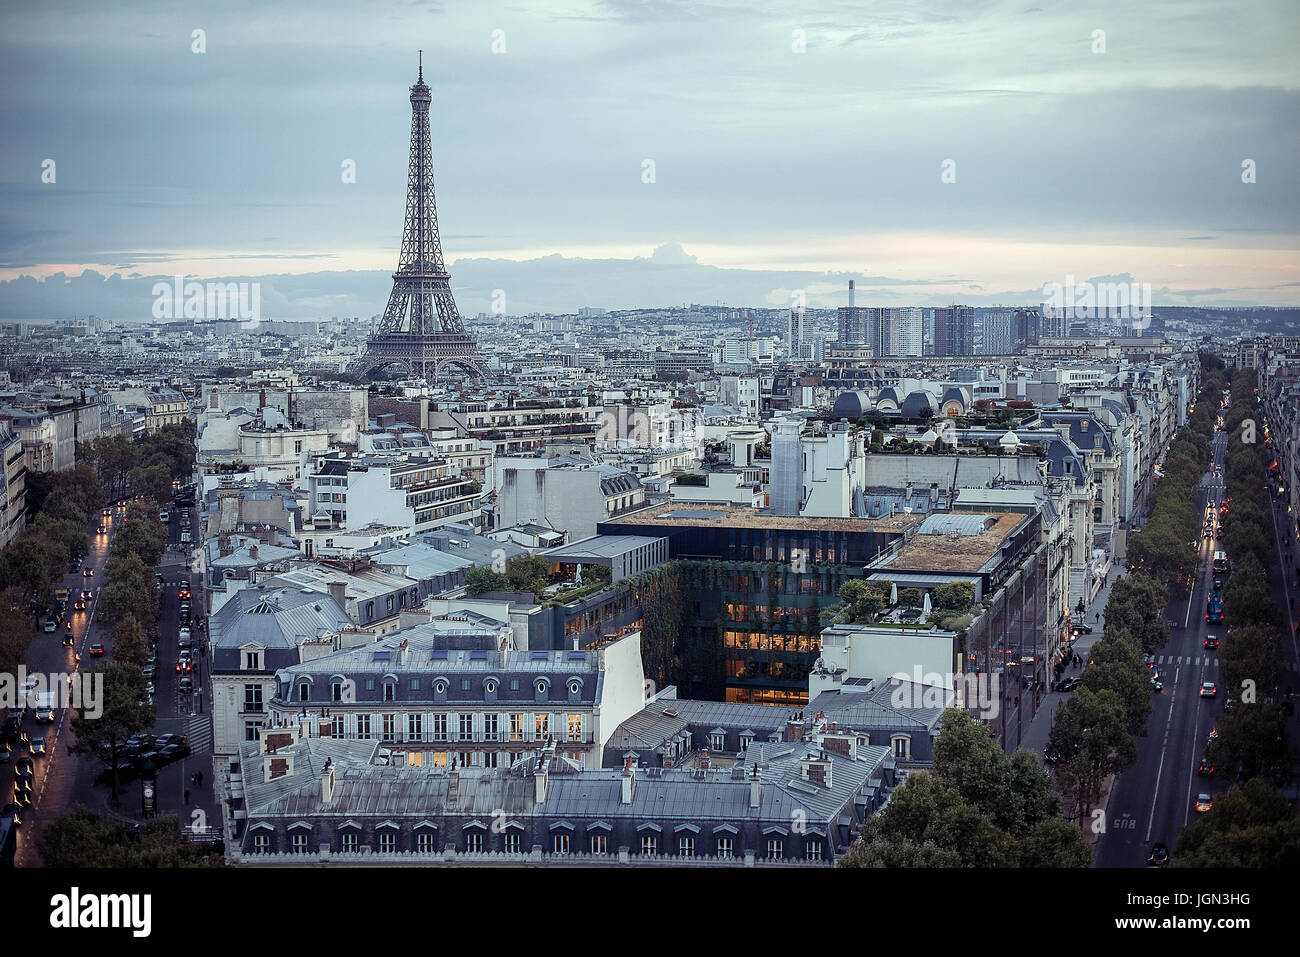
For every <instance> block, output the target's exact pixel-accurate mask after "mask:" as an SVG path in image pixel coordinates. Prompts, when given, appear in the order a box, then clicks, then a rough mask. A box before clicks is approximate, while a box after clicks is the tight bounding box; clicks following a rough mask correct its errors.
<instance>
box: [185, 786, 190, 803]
mask: <svg viewBox="0 0 1300 957" xmlns="http://www.w3.org/2000/svg"><path fill="white" fill-rule="evenodd" d="M185 803H186V804H189V803H190V789H189V788H186V789H185Z"/></svg>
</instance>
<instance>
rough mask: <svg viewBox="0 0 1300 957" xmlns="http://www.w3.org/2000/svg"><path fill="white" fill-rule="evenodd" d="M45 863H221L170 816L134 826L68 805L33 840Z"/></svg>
mask: <svg viewBox="0 0 1300 957" xmlns="http://www.w3.org/2000/svg"><path fill="white" fill-rule="evenodd" d="M37 847H38V849H39V850H40V852H41V861H42V863H43V864H44V866H45V867H60V868H78V869H80V868H92V867H94V868H137V867H139V868H172V867H221V866H223V861H222V859H221V855H220V853H216V852H214V851H212V850H210V849H208V848H204V847H201V846H200V845H198V844H196V843H194V842H193V841H190V840H188V839H187V838H186V837H185V835H184V834H182V833H181V826H180V821H179V820H178V819H177V818H175V817H154V818H150V819H149V820H148V821H146V822H145V823H143V824H141V825H139V826H138V827H129V826H127V825H125V824H122V823H120V822H118V821H114V820H111V819H110V818H108V817H106V816H105V815H103V814H101V813H99V812H98V811H92V810H90V809H89V808H87V807H85V806H84V805H80V804H77V805H74V806H73V807H72V808H71V809H69V810H68V811H67V812H66V813H64V814H61V815H59V816H58V817H56V818H55V819H54V820H52V821H50V822H49V823H48V824H46V825H45V827H44V829H43V830H42V831H41V836H40V838H39V839H38V844H37Z"/></svg>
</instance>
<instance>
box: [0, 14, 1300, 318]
mask: <svg viewBox="0 0 1300 957" xmlns="http://www.w3.org/2000/svg"><path fill="white" fill-rule="evenodd" d="M258 9H259V11H260V12H259V14H258V16H256V17H253V18H251V19H249V18H247V17H245V18H243V19H240V18H238V17H237V16H235V15H226V16H225V17H218V18H217V19H214V20H211V21H209V22H208V23H207V24H206V25H200V24H198V23H197V22H196V23H194V24H190V23H188V22H187V21H186V18H185V17H181V16H177V15H173V14H170V13H156V12H155V11H154V8H153V7H152V5H150V4H139V5H137V6H136V7H134V8H130V7H128V8H127V9H126V10H125V11H122V12H121V13H117V12H115V13H114V15H113V16H114V23H115V24H117V25H118V26H119V27H120V28H122V29H121V32H122V33H123V34H124V39H123V40H122V42H119V43H117V44H114V45H112V46H111V47H110V46H105V45H103V44H101V43H99V42H98V31H101V30H102V29H103V28H104V22H103V20H102V19H101V18H103V17H106V16H107V14H104V13H98V12H94V11H89V12H87V13H85V14H83V15H78V16H77V17H76V18H71V17H69V16H68V15H67V14H66V13H63V12H60V11H52V12H40V13H37V14H35V15H33V16H29V17H26V18H25V19H24V21H23V22H22V23H17V22H13V23H11V24H10V25H11V26H12V27H13V29H11V30H9V31H7V36H8V40H6V41H4V47H5V48H7V49H6V50H5V52H6V53H7V54H9V55H8V56H6V57H5V62H6V64H7V68H6V69H7V70H8V71H9V78H10V79H11V80H16V79H17V78H18V77H20V76H21V77H23V78H25V80H26V82H24V83H18V82H11V83H10V84H7V88H8V89H10V93H9V94H7V96H6V98H5V99H4V100H3V101H0V110H2V111H3V115H4V116H5V117H6V120H7V121H8V122H7V123H6V125H7V127H8V128H11V129H14V130H15V131H16V133H15V135H14V136H12V137H11V138H9V139H8V140H7V142H6V144H5V145H4V147H2V148H0V176H3V179H4V181H5V182H6V184H7V185H8V187H9V188H8V190H7V192H8V195H9V200H10V202H9V204H8V207H9V208H8V210H7V214H6V222H7V228H6V229H5V230H4V231H3V234H2V235H0V240H2V241H3V251H2V252H0V315H3V316H5V317H7V318H32V317H43V316H58V315H73V314H84V313H86V312H96V311H97V310H96V309H95V308H94V307H93V306H88V305H86V304H85V303H83V302H82V301H81V298H79V295H80V293H81V290H82V289H83V288H84V290H85V298H87V299H89V300H94V299H96V298H98V299H101V300H103V301H105V302H108V303H111V302H113V300H114V297H115V295H116V294H118V293H125V294H126V297H127V300H128V302H127V304H125V305H124V306H123V307H122V310H119V311H117V312H116V313H114V311H113V310H109V309H102V310H99V311H98V312H97V314H102V313H110V314H115V315H117V316H119V317H120V316H122V314H123V311H126V312H129V311H131V309H130V307H129V303H130V301H134V300H138V299H140V294H139V293H138V292H137V291H136V284H137V282H138V284H139V285H140V286H141V287H146V286H149V285H151V284H152V280H155V279H158V278H166V279H170V278H171V277H172V276H175V275H177V274H184V275H187V276H194V277H197V278H203V279H207V278H228V279H250V278H262V279H263V282H264V285H267V286H269V287H270V289H269V290H265V291H264V296H265V300H264V301H266V302H267V310H266V311H267V315H268V316H274V317H280V318H306V317H312V316H322V315H331V314H340V313H342V314H361V315H371V314H374V313H376V312H379V311H380V310H381V308H382V298H383V286H386V285H387V282H388V279H387V276H388V275H389V273H390V270H391V268H392V261H393V255H394V252H395V249H396V241H395V237H394V234H395V231H396V229H397V224H398V222H399V219H400V215H401V185H402V183H403V177H402V166H403V163H404V161H405V154H404V150H402V149H401V148H400V146H399V144H400V143H401V141H402V137H403V136H404V129H405V127H406V124H407V120H406V116H405V115H404V114H405V113H406V111H407V104H406V102H405V96H404V92H405V87H406V86H407V85H409V83H410V77H411V73H412V67H413V65H414V59H415V48H416V47H423V48H424V49H425V50H426V66H427V67H428V69H427V71H426V76H427V78H428V80H429V82H430V85H431V87H432V88H433V109H432V122H431V127H432V134H433V159H434V171H435V179H436V182H437V184H438V195H439V199H440V201H441V203H442V205H443V207H444V208H443V221H444V223H445V227H446V228H445V237H444V238H445V243H446V247H447V249H446V255H447V264H448V268H449V270H450V271H451V272H452V273H453V276H454V277H455V279H454V285H453V289H454V291H455V293H456V295H457V297H458V298H461V299H463V300H464V304H465V310H466V312H467V313H470V314H473V313H474V312H476V311H488V304H489V303H490V301H491V299H492V294H493V292H494V291H495V290H503V291H504V292H505V294H506V297H507V306H506V310H505V311H506V312H509V313H512V314H519V313H524V312H530V311H540V312H547V311H550V312H572V311H575V310H576V309H578V308H580V307H582V306H595V307H602V308H634V307H638V306H643V307H651V306H667V305H672V304H676V303H679V302H690V301H698V302H715V301H721V302H728V303H733V304H736V305H742V306H743V305H763V304H766V305H770V306H772V307H774V308H779V307H781V306H783V305H787V304H788V303H789V299H790V295H791V293H792V292H793V291H794V290H796V289H798V290H803V291H804V293H805V295H806V297H807V301H808V304H809V305H811V306H813V307H817V308H829V307H833V306H837V305H842V304H844V301H845V300H844V293H843V290H844V288H845V286H846V284H847V280H848V279H850V278H854V279H856V280H857V282H858V297H859V302H860V303H868V302H870V303H874V304H878V305H882V306H900V305H941V304H948V303H952V302H970V303H972V304H976V305H983V304H997V303H1005V304H1029V303H1032V302H1034V301H1035V299H1034V296H1035V295H1038V294H1039V291H1040V290H1041V288H1042V286H1043V285H1044V284H1046V283H1050V282H1058V283H1059V282H1062V281H1064V279H1065V276H1066V275H1067V274H1071V275H1076V276H1079V277H1080V278H1081V279H1082V278H1084V277H1087V278H1089V279H1105V278H1109V277H1121V276H1128V277H1131V278H1132V279H1133V280H1134V281H1140V282H1144V283H1150V284H1151V286H1152V287H1153V289H1154V291H1155V297H1156V298H1155V303H1156V304H1157V305H1160V304H1221V305H1250V304H1259V305H1286V304H1290V303H1293V302H1294V301H1295V297H1294V292H1293V289H1294V282H1293V280H1292V278H1291V277H1292V276H1293V275H1294V270H1295V269H1296V263H1295V261H1294V259H1295V249H1296V231H1295V228H1294V225H1293V224H1294V222H1295V221H1296V216H1295V212H1296V209H1295V205H1296V197H1297V190H1296V189H1295V186H1296V182H1295V177H1294V173H1293V172H1292V171H1291V170H1290V169H1286V168H1284V167H1283V165H1282V164H1283V163H1284V162H1285V158H1286V156H1287V155H1288V154H1289V153H1291V152H1294V149H1293V146H1294V144H1293V143H1292V134H1291V133H1290V131H1289V130H1285V129H1282V128H1280V127H1279V126H1278V125H1277V124H1276V123H1275V121H1274V119H1273V117H1274V116H1275V115H1276V114H1277V113H1279V112H1286V111H1287V110H1288V109H1290V108H1291V107H1292V106H1293V105H1294V100H1295V89H1296V86H1297V83H1296V73H1295V68H1294V66H1293V65H1292V64H1291V63H1290V62H1289V60H1288V59H1287V58H1286V50H1285V47H1286V44H1285V42H1284V41H1285V37H1286V36H1287V35H1288V30H1287V27H1288V26H1293V25H1294V21H1295V14H1294V13H1293V12H1292V11H1291V10H1290V9H1289V7H1288V6H1287V5H1285V4H1260V5H1258V14H1259V15H1258V16H1255V17H1242V18H1239V19H1237V20H1234V21H1233V23H1232V24H1231V27H1230V29H1231V30H1232V31H1236V33H1235V35H1234V36H1233V37H1232V39H1233V40H1234V41H1235V42H1234V43H1223V42H1222V39H1221V38H1222V37H1223V36H1224V34H1223V30H1224V27H1223V25H1222V24H1220V23H1219V22H1217V20H1216V19H1215V17H1214V15H1215V12H1216V10H1217V7H1216V6H1215V5H1211V4H1193V5H1190V6H1189V5H1187V4H1179V5H1176V6H1175V5H1170V6H1167V7H1164V8H1159V9H1156V10H1153V11H1144V12H1143V14H1142V17H1143V18H1145V19H1144V21H1143V22H1142V23H1141V24H1138V23H1136V22H1134V20H1133V16H1134V15H1133V14H1131V13H1127V12H1125V10H1124V8H1123V7H1122V5H1119V4H1110V5H1105V4H1104V5H1101V6H1100V7H1098V8H1096V9H1094V10H1091V11H1089V12H1088V13H1087V14H1079V13H1074V12H1071V11H1061V10H1043V9H1038V8H1031V9H1024V8H1022V7H1020V6H1019V5H1016V4H995V5H993V7H992V8H990V9H989V10H988V11H985V12H980V13H969V12H967V11H964V10H963V9H962V8H961V7H960V6H954V7H952V8H951V9H952V11H953V12H952V14H951V15H949V16H941V15H935V16H933V17H931V18H929V19H924V18H921V17H919V16H916V15H913V14H909V13H908V12H907V11H906V7H905V6H903V5H887V6H886V7H884V8H882V9H881V10H878V11H876V12H874V13H873V19H872V20H871V21H870V23H864V22H863V20H864V15H863V14H861V13H857V12H855V11H853V10H852V9H851V8H847V7H844V6H842V5H839V4H827V5H824V6H823V7H822V8H821V9H820V10H819V11H817V15H815V16H814V15H809V16H806V17H804V18H802V19H803V20H805V21H806V22H803V23H801V22H798V19H799V18H793V19H792V18H791V17H789V16H788V15H787V14H785V13H782V12H780V11H779V10H776V9H775V8H771V7H767V6H762V5H760V6H759V7H756V8H752V9H748V10H746V11H744V12H743V13H740V14H736V13H735V12H733V11H722V10H719V9H714V8H708V7H705V8H700V7H698V6H691V7H689V8H679V7H678V5H675V4H661V5H656V6H647V5H641V4H620V3H593V4H573V5H570V6H568V7H565V8H562V9H561V10H560V11H548V12H547V13H546V14H542V13H538V12H535V11H527V10H523V11H521V10H519V9H517V8H512V7H506V6H499V7H493V6H488V7H483V8H479V7H475V8H473V10H466V9H460V8H456V9H449V10H439V11H436V12H434V11H427V10H423V9H421V10H418V11H416V10H402V11H397V12H394V13H393V14H391V16H390V18H389V19H387V20H385V21H384V22H383V23H382V24H380V23H373V24H372V23H361V24H357V25H355V26H354V27H351V28H348V27H342V26H340V22H339V21H338V20H337V19H329V18H322V19H321V20H320V22H316V23H312V24H308V25H296V26H295V30H294V31H291V36H292V40H285V39H283V38H281V35H280V34H279V33H277V32H276V30H275V29H272V28H273V27H274V26H275V24H277V23H280V22H282V21H284V20H285V19H286V14H284V13H283V12H281V11H280V10H278V9H276V8H271V9H269V10H265V11H263V10H262V8H260V7H259V8H258ZM674 15H676V16H677V17H678V18H679V19H680V20H681V22H676V21H674V19H673V17H674ZM724 17H725V18H727V19H725V20H724V19H723V18H724ZM394 21H395V22H396V24H397V27H398V31H397V32H400V33H401V35H402V39H401V43H400V44H395V43H393V42H392V40H391V39H390V38H391V37H392V36H393V34H394ZM295 24H296V21H295ZM954 24H959V25H960V27H961V29H959V30H954ZM724 28H725V34H724V33H723V32H722V31H723V30H724ZM195 30H202V31H203V33H202V35H201V44H200V40H199V38H197V37H196V36H195V35H194V31H195ZM1097 30H1104V31H1105V33H1104V37H1100V38H1099V37H1098V36H1097V35H1095V32H1094V31H1097ZM1291 32H1293V31H1291ZM647 35H649V36H651V37H653V38H654V40H655V42H650V43H646V42H644V41H642V42H638V43H634V42H633V40H634V37H645V36H647ZM723 35H725V42H719V40H718V38H719V37H720V36H723ZM56 36H57V38H58V39H57V40H51V39H48V38H49V37H56ZM965 36H969V37H972V38H977V39H978V42H973V41H970V40H963V39H962V37H965ZM1138 37H1140V45H1138V44H1137V43H1136V42H1135V41H1136V40H1137V38H1138ZM1099 43H1100V44H1101V47H1104V49H1105V52H1104V53H1103V52H1100V49H1101V47H1099ZM51 44H57V50H56V49H55V48H54V47H53V46H51ZM1216 44H1217V45H1216ZM196 45H202V47H203V49H204V50H205V52H203V53H196V52H192V49H193V48H194V47H195V46H196ZM1243 45H1244V46H1248V47H1249V48H1250V49H1252V57H1251V58H1250V59H1249V61H1248V62H1247V61H1245V60H1243V59H1242V58H1241V57H1240V49H1241V48H1242V46H1243ZM494 50H497V51H499V52H493V51H494ZM665 51H669V52H671V53H672V54H673V55H674V56H676V57H679V58H680V59H681V60H683V61H685V62H688V63H689V64H690V66H689V67H688V68H686V69H681V70H678V71H676V72H674V71H670V70H666V69H665V67H666V66H667V62H668V61H667V57H668V55H669V53H668V52H665ZM864 51H866V52H864ZM1094 51H1097V52H1094ZM1189 52H1191V53H1194V54H1195V55H1193V56H1189V55H1188V54H1189ZM1012 53H1014V54H1015V56H1014V59H1010V58H1009V57H1010V55H1011V54H1012ZM47 54H48V55H47ZM1198 58H1199V59H1198ZM918 63H923V64H924V65H925V67H926V72H925V74H924V75H925V77H926V79H927V81H928V82H926V83H924V84H921V83H918V78H919V77H918V72H917V66H916V65H917V64H918ZM1008 63H1014V67H1009V66H1007V65H1006V64H1008ZM1206 75H1214V76H1216V77H1217V78H1218V80H1217V85H1215V86H1212V87H1211V86H1207V85H1206V83H1205V80H1204V77H1205V76H1206ZM19 97H21V105H19V99H18V98H19ZM200 103H201V104H202V107H201V111H200V109H198V108H196V104H200ZM109 118H111V120H112V122H111V123H108V124H107V125H106V120H107V119H109ZM160 118H163V119H162V121H161V122H160ZM485 118H486V119H485ZM1056 128H1061V129H1063V130H1065V131H1066V132H1065V133H1064V135H1060V136H1057V135H1054V134H1050V131H1051V130H1053V129H1056ZM87 129H94V131H95V137H96V140H95V141H96V150H95V152H94V156H95V160H96V161H95V162H94V163H89V162H87V161H86V156H87V155H88V154H87V152H86V150H85V149H84V142H85V135H86V130H87ZM1207 129H1209V130H1219V131H1220V133H1219V135H1216V136H1206V135H1205V131H1206V130H1207ZM187 130H189V133H187ZM1080 130H1082V131H1083V136H1082V137H1081V138H1080V139H1077V140H1076V139H1074V138H1073V135H1074V133H1075V131H1080ZM1045 133H1047V134H1049V135H1045ZM190 134H193V135H190ZM791 142H794V143H797V144H798V145H797V147H796V148H794V149H791V148H790V145H789V144H790V143H791ZM1080 143H1082V144H1083V145H1084V146H1085V147H1086V148H1083V149H1080V148H1078V146H1079V144H1080ZM882 144H883V147H884V148H882ZM47 159H51V160H54V162H55V166H54V170H55V178H54V182H42V175H43V172H44V166H43V164H44V161H45V160H47ZM1247 159H1248V160H1251V161H1253V163H1254V164H1255V169H1256V181H1255V182H1253V183H1246V182H1243V181H1242V177H1243V170H1242V168H1241V164H1242V163H1243V162H1244V161H1245V160H1247ZM647 160H649V161H652V162H653V182H648V181H646V180H647V178H648V171H649V170H650V167H648V166H647V165H646V161H647ZM947 160H952V161H953V162H954V163H955V166H954V167H952V169H951V170H949V169H948V168H947V167H945V165H944V164H945V162H946V161H947ZM349 162H350V163H352V164H354V167H353V169H354V170H355V182H344V181H343V180H344V179H345V178H346V176H347V174H348V169H347V167H346V164H347V163H349ZM945 172H949V173H952V174H955V181H954V182H944V176H945ZM949 178H952V177H951V176H949ZM87 269H89V270H92V272H91V273H89V274H85V270H87ZM59 274H63V276H64V277H76V278H75V280H74V281H73V282H71V283H68V282H58V281H56V282H55V283H54V284H48V283H43V282H41V281H40V280H42V279H45V278H47V277H53V276H58V275H59ZM96 274H99V276H100V277H104V278H103V279H101V278H98V277H97V276H96ZM113 276H116V277H118V278H114V279H109V278H108V277H113ZM33 277H35V280H36V281H33ZM277 288H279V290H280V291H279V292H278V293H277ZM376 289H378V292H376ZM267 293H269V295H267ZM648 294H649V295H654V296H655V298H647V295H648ZM277 297H278V298H277ZM147 301H148V297H147V296H145V298H144V303H145V304H147ZM512 301H513V303H514V304H515V307H512V305H511V302H512ZM367 303H370V305H369V306H367V305H366V304H367ZM139 312H140V314H141V318H144V317H145V315H146V314H147V312H146V310H144V309H140V310H139Z"/></svg>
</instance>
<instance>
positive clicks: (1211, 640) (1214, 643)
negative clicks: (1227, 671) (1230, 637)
mask: <svg viewBox="0 0 1300 957" xmlns="http://www.w3.org/2000/svg"><path fill="white" fill-rule="evenodd" d="M1203 643H1204V645H1205V647H1206V648H1209V649H1210V650H1211V651H1213V650H1214V649H1215V648H1218V647H1219V639H1218V638H1216V637H1215V636H1214V635H1206V636H1205V641H1204V642H1203Z"/></svg>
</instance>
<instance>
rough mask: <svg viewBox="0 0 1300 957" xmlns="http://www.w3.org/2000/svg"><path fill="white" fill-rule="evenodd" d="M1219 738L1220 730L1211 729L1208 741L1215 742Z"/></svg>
mask: <svg viewBox="0 0 1300 957" xmlns="http://www.w3.org/2000/svg"><path fill="white" fill-rule="evenodd" d="M1218 736H1219V729H1218V728H1211V729H1210V736H1209V737H1208V738H1207V739H1206V740H1208V741H1213V740H1214V739H1215V738H1217V737H1218Z"/></svg>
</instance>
